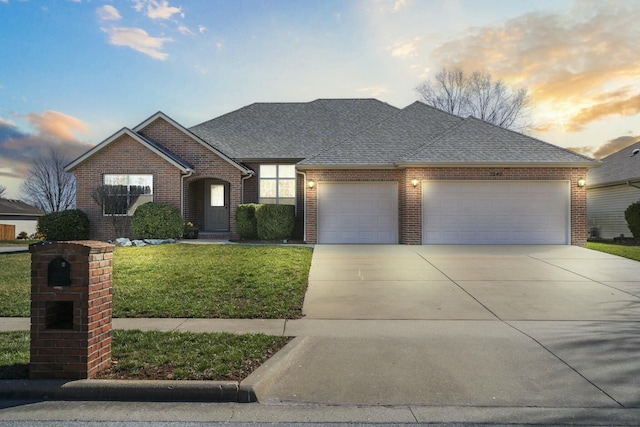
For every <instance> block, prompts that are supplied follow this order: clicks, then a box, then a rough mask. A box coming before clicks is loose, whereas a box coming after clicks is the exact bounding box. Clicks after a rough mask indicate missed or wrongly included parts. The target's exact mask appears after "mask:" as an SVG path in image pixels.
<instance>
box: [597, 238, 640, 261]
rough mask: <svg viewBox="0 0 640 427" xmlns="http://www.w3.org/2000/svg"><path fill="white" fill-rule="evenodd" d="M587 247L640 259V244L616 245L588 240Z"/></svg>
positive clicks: (636, 259)
mask: <svg viewBox="0 0 640 427" xmlns="http://www.w3.org/2000/svg"><path fill="white" fill-rule="evenodd" d="M587 248H589V249H593V250H596V251H600V252H606V253H608V254H611V255H618V256H621V257H625V258H629V259H633V260H635V261H640V246H625V245H614V244H611V243H596V242H587Z"/></svg>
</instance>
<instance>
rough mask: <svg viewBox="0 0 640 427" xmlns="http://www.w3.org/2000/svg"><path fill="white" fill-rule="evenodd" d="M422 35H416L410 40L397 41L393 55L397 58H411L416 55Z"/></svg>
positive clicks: (392, 50)
mask: <svg viewBox="0 0 640 427" xmlns="http://www.w3.org/2000/svg"><path fill="white" fill-rule="evenodd" d="M421 41H422V37H415V38H414V39H413V40H410V41H408V42H400V43H397V44H396V45H395V46H394V47H393V48H391V56H393V57H395V58H410V57H415V56H416V51H417V50H418V48H419V47H420V45H421Z"/></svg>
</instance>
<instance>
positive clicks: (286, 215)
mask: <svg viewBox="0 0 640 427" xmlns="http://www.w3.org/2000/svg"><path fill="white" fill-rule="evenodd" d="M256 220H257V229H258V238H259V239H260V240H282V239H288V238H289V237H291V234H292V233H293V227H294V225H295V220H296V214H295V206H293V205H262V206H261V207H260V208H259V209H257V210H256Z"/></svg>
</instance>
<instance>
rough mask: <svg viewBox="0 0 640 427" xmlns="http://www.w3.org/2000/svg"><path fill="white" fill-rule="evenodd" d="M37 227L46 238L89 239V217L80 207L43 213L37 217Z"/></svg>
mask: <svg viewBox="0 0 640 427" xmlns="http://www.w3.org/2000/svg"><path fill="white" fill-rule="evenodd" d="M37 228H38V232H39V233H42V235H43V236H44V238H45V239H46V240H87V239H89V217H88V216H87V214H85V213H84V212H82V211H81V210H80V209H70V210H66V211H61V212H51V213H48V214H46V215H43V216H41V217H40V218H38V225H37Z"/></svg>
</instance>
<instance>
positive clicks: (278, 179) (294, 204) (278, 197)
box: [258, 163, 298, 207]
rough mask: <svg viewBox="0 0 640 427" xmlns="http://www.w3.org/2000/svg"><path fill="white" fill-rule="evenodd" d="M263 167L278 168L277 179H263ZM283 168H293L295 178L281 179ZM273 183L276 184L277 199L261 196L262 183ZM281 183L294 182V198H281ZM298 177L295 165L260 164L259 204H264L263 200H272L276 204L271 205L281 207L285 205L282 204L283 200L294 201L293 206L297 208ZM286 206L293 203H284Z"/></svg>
mask: <svg viewBox="0 0 640 427" xmlns="http://www.w3.org/2000/svg"><path fill="white" fill-rule="evenodd" d="M263 166H275V168H276V176H275V177H267V178H265V177H263V176H262V167H263ZM282 166H287V167H290V166H292V167H293V176H292V177H286V178H285V177H283V178H281V177H280V168H281V167H282ZM263 180H264V181H273V182H275V190H276V195H275V197H262V194H261V188H262V186H261V183H262V181H263ZM280 181H293V196H292V197H281V196H280V185H279V183H280ZM297 193H298V176H297V171H296V170H295V164H292V163H262V164H260V168H259V175H258V202H259V203H264V202H263V199H271V200H274V199H275V203H269V204H276V205H281V204H283V203H281V200H293V206H295V207H297V205H298V194H297ZM284 204H287V205H289V204H291V203H284Z"/></svg>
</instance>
